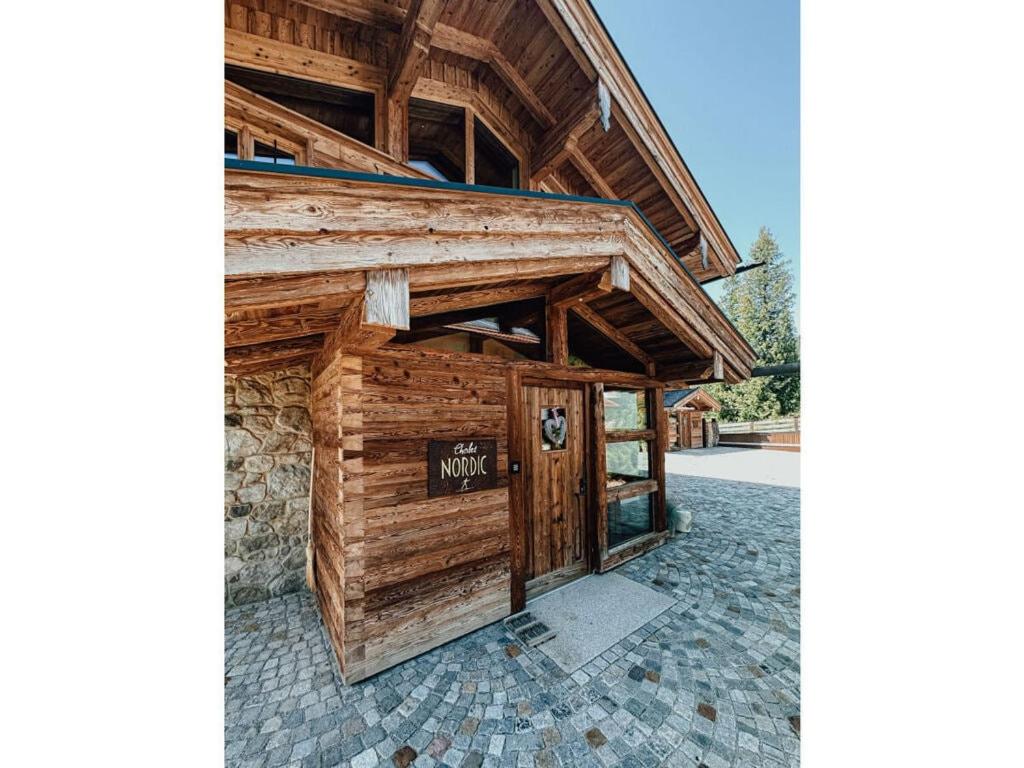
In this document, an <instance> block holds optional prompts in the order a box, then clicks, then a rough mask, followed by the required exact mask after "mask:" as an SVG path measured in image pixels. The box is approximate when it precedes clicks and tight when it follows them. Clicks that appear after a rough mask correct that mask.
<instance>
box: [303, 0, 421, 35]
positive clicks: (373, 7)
mask: <svg viewBox="0 0 1024 768" xmlns="http://www.w3.org/2000/svg"><path fill="white" fill-rule="evenodd" d="M301 2H302V4H303V5H308V6H309V7H310V8H319V9H320V10H321V11H326V12H327V13H331V14H334V15H335V16H341V17H342V18H345V19H351V20H352V21H358V22H359V23H360V24H365V25H367V26H369V27H384V28H385V29H395V30H397V29H400V28H401V26H402V20H403V19H405V11H404V10H403V9H401V8H399V7H398V6H397V5H391V4H390V3H386V2H384V1H383V0H301Z"/></svg>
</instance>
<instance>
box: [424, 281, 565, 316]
mask: <svg viewBox="0 0 1024 768" xmlns="http://www.w3.org/2000/svg"><path fill="white" fill-rule="evenodd" d="M547 292H548V287H547V285H545V284H544V283H538V282H524V283H520V284H518V285H510V286H503V287H501V288H481V290H479V291H467V292H464V293H449V294H443V295H440V296H415V295H414V296H412V297H410V299H409V314H410V315H411V316H412V317H422V316H424V315H436V314H439V313H441V312H457V311H459V310H465V309H475V308H477V307H489V306H492V305H494V304H506V303H508V302H510V301H522V300H524V299H536V298H540V297H541V296H544V295H545V294H547Z"/></svg>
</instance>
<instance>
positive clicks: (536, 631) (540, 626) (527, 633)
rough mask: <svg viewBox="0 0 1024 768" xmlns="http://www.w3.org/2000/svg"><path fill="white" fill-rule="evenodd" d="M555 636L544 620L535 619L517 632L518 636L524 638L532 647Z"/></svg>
mask: <svg viewBox="0 0 1024 768" xmlns="http://www.w3.org/2000/svg"><path fill="white" fill-rule="evenodd" d="M554 636H555V633H554V632H552V631H551V628H550V627H549V626H548V625H547V624H545V623H544V622H543V621H535V622H534V623H533V624H530V625H528V626H526V627H523V628H522V629H520V630H519V631H518V632H516V637H518V638H519V639H520V640H522V641H523V642H524V643H526V644H527V645H528V646H530V647H531V648H536V647H537V646H538V645H540V644H541V643H543V642H545V641H547V640H550V639H551V638H552V637H554Z"/></svg>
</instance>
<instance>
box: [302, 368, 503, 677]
mask: <svg viewBox="0 0 1024 768" xmlns="http://www.w3.org/2000/svg"><path fill="white" fill-rule="evenodd" d="M444 358H445V356H444V355H443V354H442V355H438V354H437V353H430V352H424V351H420V350H411V349H410V350H398V349H390V348H388V349H385V350H382V351H379V352H377V353H374V354H372V355H366V356H363V357H361V358H356V357H352V356H349V355H340V356H338V357H337V358H336V359H335V360H334V361H333V362H332V363H331V364H330V365H328V366H326V367H325V368H324V370H323V372H321V373H318V375H317V376H316V379H315V382H314V387H313V408H314V433H315V439H316V446H317V454H316V465H317V466H316V475H315V478H314V512H315V514H314V525H315V526H316V527H315V529H314V536H315V540H316V547H317V548H316V558H317V565H316V572H317V588H318V598H319V601H320V604H321V608H322V609H323V611H324V616H325V622H326V624H327V625H328V631H329V632H330V634H331V637H332V640H333V641H334V647H335V649H336V651H337V652H338V656H339V664H340V666H341V669H342V672H343V674H344V675H345V679H346V680H347V681H349V682H351V681H355V680H361V679H363V678H365V677H368V676H370V675H372V674H374V673H376V672H378V671H381V670H383V669H386V668H388V667H391V666H393V665H395V664H397V663H399V662H401V661H404V660H405V659H408V658H411V657H413V656H416V655H418V654H420V653H423V652H424V651H427V650H429V649H431V648H434V647H436V646H438V645H441V644H443V643H446V642H448V641H449V640H452V639H454V638H456V637H459V636H461V635H464V634H466V633H467V632H470V631H472V630H474V629H477V628H479V627H482V626H485V625H487V624H489V623H491V622H493V621H495V620H497V619H499V618H501V617H503V616H506V615H508V613H509V605H510V561H509V504H508V472H507V469H508V441H507V433H506V410H505V402H506V395H507V393H506V376H505V370H504V368H503V366H502V365H501V364H500V363H496V364H491V363H490V362H489V363H488V364H487V365H481V364H480V363H478V362H475V361H469V360H461V361H448V360H445V359H444ZM339 425H340V427H339ZM470 437H485V438H495V439H496V440H497V442H498V487H497V488H495V489H492V490H486V491H480V492H477V493H471V494H465V495H461V496H442V497H436V498H428V497H427V443H428V441H429V440H431V439H460V438H470ZM335 446H338V447H335ZM339 467H340V468H341V470H342V471H341V473H340V476H341V478H342V486H341V488H340V489H339V487H338V478H339V471H338V470H339ZM339 541H340V544H339V543H338V542H339Z"/></svg>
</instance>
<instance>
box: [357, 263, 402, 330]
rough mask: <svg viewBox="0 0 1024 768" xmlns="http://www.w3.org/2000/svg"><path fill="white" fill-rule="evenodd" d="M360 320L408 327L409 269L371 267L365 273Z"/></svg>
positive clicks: (390, 326) (386, 325) (365, 322)
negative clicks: (363, 298)
mask: <svg viewBox="0 0 1024 768" xmlns="http://www.w3.org/2000/svg"><path fill="white" fill-rule="evenodd" d="M363 324H364V325H372V326H379V327H382V328H391V329H401V330H408V329H409V270H407V269H371V270H369V271H368V272H367V273H366V298H365V300H364V302H363Z"/></svg>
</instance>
